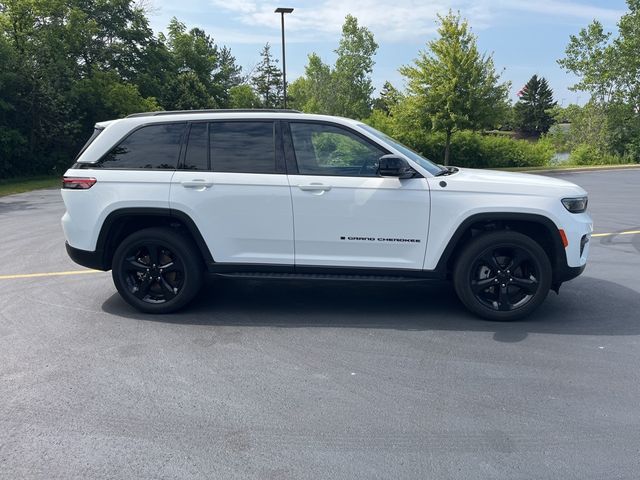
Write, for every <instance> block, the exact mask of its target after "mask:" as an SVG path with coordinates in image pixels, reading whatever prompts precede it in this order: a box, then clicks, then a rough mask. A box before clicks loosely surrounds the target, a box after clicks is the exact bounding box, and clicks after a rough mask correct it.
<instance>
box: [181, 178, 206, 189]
mask: <svg viewBox="0 0 640 480" xmlns="http://www.w3.org/2000/svg"><path fill="white" fill-rule="evenodd" d="M180 185H182V186H183V187H184V188H201V189H205V188H209V187H211V186H212V185H213V182H207V181H206V180H204V179H202V178H195V179H193V180H185V181H184V182H180Z"/></svg>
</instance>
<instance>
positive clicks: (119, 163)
mask: <svg viewBox="0 0 640 480" xmlns="http://www.w3.org/2000/svg"><path fill="white" fill-rule="evenodd" d="M185 128H186V124H185V123H170V124H162V125H148V126H146V127H142V128H139V129H137V130H135V131H134V132H133V133H131V135H129V136H128V137H127V138H125V139H124V140H123V141H122V142H120V144H118V146H116V147H115V148H113V149H112V150H111V151H110V152H109V153H107V154H106V155H105V156H104V157H103V158H102V159H101V160H100V161H99V162H98V165H99V166H100V167H102V168H149V169H153V168H158V169H169V170H170V169H175V168H176V165H177V164H178V155H179V154H180V142H181V141H182V135H183V133H184V130H185Z"/></svg>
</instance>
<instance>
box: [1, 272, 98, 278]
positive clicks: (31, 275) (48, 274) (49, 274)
mask: <svg viewBox="0 0 640 480" xmlns="http://www.w3.org/2000/svg"><path fill="white" fill-rule="evenodd" d="M84 273H100V270H70V271H68V272H45V273H18V274H15V275H0V280H13V279H16V278H37V277H58V276H63V275H82V274H84Z"/></svg>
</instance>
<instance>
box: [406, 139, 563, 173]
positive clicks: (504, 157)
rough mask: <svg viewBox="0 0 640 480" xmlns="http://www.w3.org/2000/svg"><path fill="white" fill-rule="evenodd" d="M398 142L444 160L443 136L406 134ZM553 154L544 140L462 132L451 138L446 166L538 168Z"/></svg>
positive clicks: (549, 145)
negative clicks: (535, 140) (447, 164)
mask: <svg viewBox="0 0 640 480" xmlns="http://www.w3.org/2000/svg"><path fill="white" fill-rule="evenodd" d="M398 139H399V140H401V141H402V142H403V143H406V144H407V145H408V146H409V147H411V148H413V149H414V150H416V151H417V152H420V153H421V154H422V155H424V156H425V157H427V158H429V159H430V160H433V161H435V162H437V163H442V162H443V160H444V145H445V137H444V134H440V133H427V134H417V135H416V134H408V135H400V136H399V138H398ZM554 154H555V150H554V148H553V146H552V145H551V143H550V142H548V141H546V140H545V139H541V140H538V141H537V142H529V141H526V140H514V139H512V138H506V137H504V136H494V135H482V134H479V133H475V132H469V131H462V132H456V133H455V134H454V135H453V137H452V140H451V152H450V156H449V163H450V164H451V165H455V166H459V167H469V168H504V167H540V166H544V165H547V164H548V163H549V162H550V160H551V158H552V157H553V155H554Z"/></svg>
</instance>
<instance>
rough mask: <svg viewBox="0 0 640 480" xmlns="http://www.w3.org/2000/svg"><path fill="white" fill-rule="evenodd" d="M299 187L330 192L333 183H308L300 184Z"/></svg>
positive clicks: (305, 189) (304, 189)
mask: <svg viewBox="0 0 640 480" xmlns="http://www.w3.org/2000/svg"><path fill="white" fill-rule="evenodd" d="M298 188H299V189H300V190H303V191H305V192H307V191H318V190H320V191H323V192H328V191H329V190H331V185H324V184H322V183H310V184H308V185H298Z"/></svg>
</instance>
